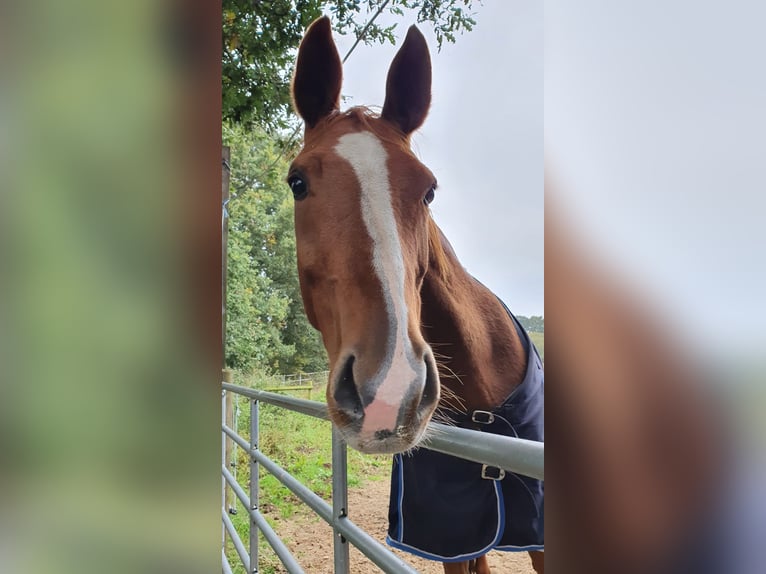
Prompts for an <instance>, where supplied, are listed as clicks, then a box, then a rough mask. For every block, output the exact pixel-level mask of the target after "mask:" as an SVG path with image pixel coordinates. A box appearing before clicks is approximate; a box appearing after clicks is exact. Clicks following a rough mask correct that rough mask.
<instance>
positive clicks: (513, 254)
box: [335, 0, 544, 315]
mask: <svg viewBox="0 0 766 574" xmlns="http://www.w3.org/2000/svg"><path fill="white" fill-rule="evenodd" d="M476 10H477V15H476V18H475V19H476V21H477V25H476V27H475V28H474V30H473V31H472V32H469V33H465V34H464V35H462V36H458V38H457V42H456V43H455V44H448V43H446V42H445V44H444V45H443V47H442V50H441V52H437V44H436V39H435V36H434V34H433V33H432V32H431V30H430V29H429V28H428V26H427V25H421V26H420V29H421V31H422V32H423V33H424V34H425V36H426V39H427V40H428V44H429V47H430V48H431V58H432V65H433V89H432V93H433V100H432V105H431V111H430V113H429V116H428V119H427V120H426V123H425V125H424V126H423V127H422V128H421V130H420V132H419V133H418V134H416V135H415V136H414V138H413V143H414V148H415V152H416V153H417V154H418V155H419V157H420V159H421V160H422V161H423V162H424V163H425V164H426V165H427V166H428V167H429V168H430V169H431V170H432V171H433V172H434V174H435V175H436V177H437V179H438V181H439V189H438V191H437V195H436V200H435V201H434V202H433V204H432V209H433V213H434V218H435V219H436V222H437V223H438V224H439V226H440V227H441V228H442V230H443V231H444V233H445V235H446V236H447V237H448V238H449V240H450V242H451V243H452V246H453V247H454V248H455V251H456V252H457V255H458V257H459V258H460V260H461V262H462V263H463V265H464V266H465V267H466V269H468V271H469V272H470V273H472V274H473V275H474V276H476V278H477V279H479V280H480V281H482V282H483V283H484V284H486V285H487V286H488V287H489V288H490V289H492V290H493V291H494V292H495V293H496V294H497V295H499V296H500V297H501V298H502V299H503V300H504V301H505V302H506V304H507V305H508V306H509V307H510V309H511V310H512V311H513V312H514V313H517V314H521V315H542V314H543V309H544V298H543V8H542V3H541V2H536V1H521V2H519V1H515V0H513V1H507V0H502V1H501V0H494V1H493V0H485V2H484V6H478V5H477V8H476ZM398 21H399V22H400V24H399V26H398V28H397V37H398V42H397V46H396V47H393V46H390V45H387V46H379V45H376V46H365V45H359V46H358V47H357V48H356V49H355V50H354V53H353V54H352V55H351V57H350V58H349V59H348V61H347V62H346V64H345V67H344V81H343V90H342V94H343V95H344V96H349V97H350V98H349V99H347V100H346V101H345V103H344V104H343V107H344V108H346V107H350V106H352V105H378V106H381V105H382V104H383V100H384V98H385V82H386V74H387V72H388V67H389V65H390V63H391V60H392V59H393V57H394V55H395V53H396V50H397V49H398V47H399V46H400V45H401V42H402V41H403V39H404V35H405V34H406V32H407V28H408V27H409V25H410V24H414V23H416V22H415V17H414V16H410V17H409V18H405V19H404V20H403V21H402V20H398ZM382 22H384V23H385V22H386V20H385V19H382ZM335 41H336V43H337V44H338V49H339V51H340V53H341V55H345V53H346V52H347V51H348V49H349V48H350V47H351V44H352V43H353V39H352V38H350V37H343V36H340V35H337V34H336V35H335Z"/></svg>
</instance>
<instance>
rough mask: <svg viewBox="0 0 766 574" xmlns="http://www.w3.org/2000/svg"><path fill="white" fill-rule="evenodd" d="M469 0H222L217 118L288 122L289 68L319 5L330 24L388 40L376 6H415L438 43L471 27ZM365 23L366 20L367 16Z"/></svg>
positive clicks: (275, 125) (274, 125) (271, 126)
mask: <svg viewBox="0 0 766 574" xmlns="http://www.w3.org/2000/svg"><path fill="white" fill-rule="evenodd" d="M474 1H475V0H367V1H362V0H339V1H336V2H326V1H323V0H270V1H266V0H264V1H259V0H223V54H222V66H223V78H222V98H223V119H224V120H228V121H231V122H237V123H243V124H245V125H248V126H251V125H252V124H257V125H259V126H260V127H261V128H263V129H265V130H267V131H269V132H277V131H279V129H280V128H285V127H286V126H288V125H289V124H290V121H291V118H293V121H294V117H293V116H292V115H291V114H292V110H291V108H290V75H291V73H292V63H293V59H294V57H295V50H296V48H297V47H298V44H299V43H300V40H301V37H302V36H303V32H304V30H305V29H306V27H307V26H308V25H309V24H310V23H311V22H312V21H313V20H314V19H316V18H318V17H319V16H320V15H322V13H327V14H329V15H330V17H331V18H332V20H333V27H334V29H335V30H336V31H338V32H340V33H342V34H347V33H351V34H353V35H354V36H355V37H357V38H360V37H361V38H362V41H363V42H365V43H368V44H369V43H375V42H379V43H384V42H391V43H393V42H394V31H395V30H396V24H393V25H390V26H382V25H380V24H379V23H378V22H377V20H374V17H375V14H376V13H378V11H380V12H381V14H385V13H388V14H392V15H398V16H402V15H403V14H404V10H411V11H413V12H415V13H416V14H417V21H418V22H419V23H429V24H430V25H431V26H433V29H434V31H435V33H436V39H437V42H438V45H439V47H441V45H442V43H443V42H444V40H447V41H449V42H454V41H455V35H456V34H457V33H462V31H463V30H468V31H470V30H471V29H472V28H473V26H474V24H475V21H474V19H473V13H472V12H471V8H472V5H473V3H474ZM371 21H372V24H370V25H369V26H367V24H368V23H369V22H371Z"/></svg>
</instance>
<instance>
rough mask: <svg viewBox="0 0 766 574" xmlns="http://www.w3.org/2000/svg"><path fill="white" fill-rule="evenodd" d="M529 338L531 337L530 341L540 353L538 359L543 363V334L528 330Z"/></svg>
mask: <svg viewBox="0 0 766 574" xmlns="http://www.w3.org/2000/svg"><path fill="white" fill-rule="evenodd" d="M529 338H530V339H532V342H533V343H534V344H535V347H537V352H538V353H540V359H542V361H543V363H544V362H545V334H544V333H537V332H530V333H529Z"/></svg>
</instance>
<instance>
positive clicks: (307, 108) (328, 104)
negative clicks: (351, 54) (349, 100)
mask: <svg viewBox="0 0 766 574" xmlns="http://www.w3.org/2000/svg"><path fill="white" fill-rule="evenodd" d="M342 79H343V69H342V64H341V61H340V56H339V55H338V50H337V48H336V47H335V42H333V40H332V28H331V27H330V19H329V18H328V17H327V16H322V17H321V18H319V19H317V20H314V22H313V23H312V24H311V25H310V26H309V28H308V30H306V35H305V36H304V37H303V40H302V41H301V46H300V48H298V61H297V63H296V64H295V75H294V76H293V86H292V91H293V104H294V106H295V111H297V112H298V115H300V116H301V117H302V118H303V121H305V122H306V127H314V126H315V125H316V123H317V122H318V121H319V120H321V119H322V118H324V117H325V116H327V115H328V114H329V113H330V112H332V111H334V110H337V109H339V107H340V106H339V100H340V86H341V82H342Z"/></svg>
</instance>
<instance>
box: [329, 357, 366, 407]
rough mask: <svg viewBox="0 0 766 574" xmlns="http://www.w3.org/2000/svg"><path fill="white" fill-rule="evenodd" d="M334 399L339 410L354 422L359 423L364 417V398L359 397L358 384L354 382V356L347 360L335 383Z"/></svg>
mask: <svg viewBox="0 0 766 574" xmlns="http://www.w3.org/2000/svg"><path fill="white" fill-rule="evenodd" d="M333 398H334V399H335V404H336V405H337V407H338V410H340V411H341V412H343V414H345V415H346V416H348V417H349V418H351V419H352V420H353V421H358V420H360V419H361V418H362V417H363V416H364V408H363V406H362V398H361V397H360V396H359V391H357V390H356V382H355V381H354V357H353V355H352V356H351V357H349V358H348V359H347V360H346V364H345V365H344V366H343V370H342V371H341V372H340V375H339V376H338V378H337V380H336V381H335V391H334V392H333Z"/></svg>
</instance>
